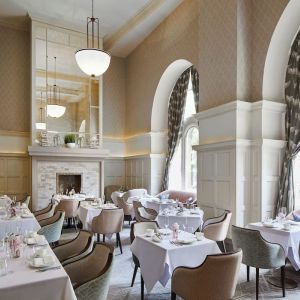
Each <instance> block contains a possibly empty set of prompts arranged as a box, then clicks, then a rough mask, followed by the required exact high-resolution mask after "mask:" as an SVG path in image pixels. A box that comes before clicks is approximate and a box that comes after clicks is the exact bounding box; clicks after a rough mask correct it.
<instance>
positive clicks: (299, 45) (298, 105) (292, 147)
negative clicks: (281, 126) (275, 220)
mask: <svg viewBox="0 0 300 300" xmlns="http://www.w3.org/2000/svg"><path fill="white" fill-rule="evenodd" d="M299 84H300V32H298V34H297V36H296V38H295V40H294V42H293V45H292V48H291V52H290V57H289V62H288V67H287V73H286V80H285V101H286V104H287V110H286V115H285V133H286V141H287V144H286V149H285V155H284V161H283V166H282V170H281V177H280V181H279V196H278V201H277V206H276V212H278V209H279V208H280V207H286V208H287V212H291V211H292V210H294V207H295V195H294V181H293V159H294V157H295V156H296V155H297V153H298V152H299V150H300V130H299V129H300V91H299Z"/></svg>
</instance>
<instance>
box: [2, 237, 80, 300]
mask: <svg viewBox="0 0 300 300" xmlns="http://www.w3.org/2000/svg"><path fill="white" fill-rule="evenodd" d="M41 287H42V288H41ZM0 295H1V297H0V298H1V299H10V300H14V299H20V296H21V297H22V299H25V300H27V299H28V300H29V299H30V300H31V299H43V300H48V299H49V300H51V299H59V300H73V299H74V300H75V299H76V296H75V294H74V291H73V288H72V285H71V282H70V279H69V277H68V275H67V273H66V272H65V271H64V269H63V268H62V266H61V264H60V262H59V261H58V259H57V257H56V256H55V254H54V253H53V251H52V249H51V247H50V246H49V244H48V242H47V240H46V239H45V237H44V236H42V235H38V234H37V232H36V231H28V232H26V234H24V235H22V234H16V233H10V234H8V235H7V236H6V237H5V238H3V239H2V240H1V241H0Z"/></svg>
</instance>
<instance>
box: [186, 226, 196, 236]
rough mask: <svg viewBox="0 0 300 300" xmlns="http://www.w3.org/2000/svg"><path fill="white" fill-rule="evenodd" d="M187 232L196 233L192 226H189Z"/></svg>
mask: <svg viewBox="0 0 300 300" xmlns="http://www.w3.org/2000/svg"><path fill="white" fill-rule="evenodd" d="M186 231H187V232H188V233H192V234H193V233H194V228H193V227H192V226H188V227H187V228H186Z"/></svg>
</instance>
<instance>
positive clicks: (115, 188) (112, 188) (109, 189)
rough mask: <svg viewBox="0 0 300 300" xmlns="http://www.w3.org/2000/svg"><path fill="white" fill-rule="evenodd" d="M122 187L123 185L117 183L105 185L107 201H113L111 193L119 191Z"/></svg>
mask: <svg viewBox="0 0 300 300" xmlns="http://www.w3.org/2000/svg"><path fill="white" fill-rule="evenodd" d="M120 188H121V186H120V185H117V184H114V185H107V186H105V187H104V196H105V202H107V201H109V202H112V199H111V194H112V193H113V192H115V191H118V190H119V189H120Z"/></svg>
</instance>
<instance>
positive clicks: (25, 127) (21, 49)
mask: <svg viewBox="0 0 300 300" xmlns="http://www.w3.org/2000/svg"><path fill="white" fill-rule="evenodd" d="M30 103H31V101H30V34H29V32H27V31H21V30H15V29H11V28H7V27H2V26H0V112H1V118H0V130H13V131H27V132H28V131H30Z"/></svg>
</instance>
